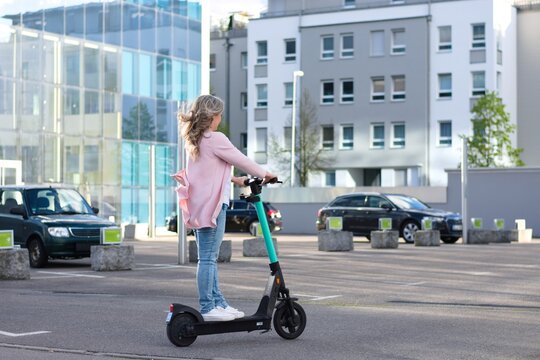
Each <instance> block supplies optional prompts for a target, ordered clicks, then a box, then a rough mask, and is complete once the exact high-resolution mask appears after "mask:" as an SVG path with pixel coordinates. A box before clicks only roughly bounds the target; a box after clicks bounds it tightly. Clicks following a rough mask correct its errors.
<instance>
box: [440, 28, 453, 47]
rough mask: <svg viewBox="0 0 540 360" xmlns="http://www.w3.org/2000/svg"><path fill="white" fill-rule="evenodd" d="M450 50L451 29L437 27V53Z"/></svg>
mask: <svg viewBox="0 0 540 360" xmlns="http://www.w3.org/2000/svg"><path fill="white" fill-rule="evenodd" d="M450 50H452V27H451V26H439V51H450Z"/></svg>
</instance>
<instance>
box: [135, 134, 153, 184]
mask: <svg viewBox="0 0 540 360" xmlns="http://www.w3.org/2000/svg"><path fill="white" fill-rule="evenodd" d="M137 150H138V154H137V156H136V157H137V162H138V164H137V166H138V179H137V183H136V185H138V186H148V185H149V184H150V174H149V170H150V169H149V167H150V147H149V146H148V145H145V144H139V146H138V147H137Z"/></svg>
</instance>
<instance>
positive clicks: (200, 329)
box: [166, 178, 306, 347]
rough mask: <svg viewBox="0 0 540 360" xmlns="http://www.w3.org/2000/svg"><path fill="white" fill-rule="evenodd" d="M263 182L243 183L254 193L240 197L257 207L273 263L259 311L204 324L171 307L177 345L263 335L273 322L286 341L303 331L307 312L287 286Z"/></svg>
mask: <svg viewBox="0 0 540 360" xmlns="http://www.w3.org/2000/svg"><path fill="white" fill-rule="evenodd" d="M262 182H263V180H262V179H259V178H251V179H247V180H245V182H244V184H245V185H246V186H249V188H250V190H251V194H249V195H248V196H246V195H243V194H242V195H240V198H241V199H245V200H246V201H248V202H252V203H253V204H254V205H255V209H256V210H257V217H258V218H259V222H260V224H261V227H262V232H263V236H264V242H265V245H266V250H267V252H268V258H269V260H270V276H269V277H268V281H267V284H266V289H265V291H264V294H263V297H262V299H261V302H260V303H259V307H258V309H257V311H256V312H255V314H253V315H251V316H246V317H243V318H239V319H234V320H230V321H204V319H203V317H202V315H201V314H200V313H199V312H198V311H197V310H195V309H194V308H192V307H189V306H187V305H182V304H171V305H170V306H169V313H168V314H167V320H166V323H167V337H168V338H169V340H170V341H171V342H172V343H173V344H174V345H176V346H182V347H184V346H189V345H191V344H193V342H194V341H195V340H196V339H197V336H199V335H210V334H221V333H229V332H241V331H247V332H251V331H255V330H261V331H262V332H263V333H264V332H268V331H270V330H271V329H272V327H271V325H272V322H273V325H274V329H275V330H276V332H277V333H278V335H279V336H281V337H282V338H284V339H288V340H292V339H296V338H297V337H299V336H300V335H301V334H302V332H303V331H304V329H305V327H306V313H305V311H304V309H303V308H302V306H300V304H298V303H297V300H298V299H297V298H293V297H291V296H290V294H289V289H288V288H287V287H286V286H285V280H284V279H283V273H282V271H281V268H280V266H279V261H278V258H277V255H276V251H275V248H274V244H273V242H272V235H271V233H270V228H269V226H268V220H267V219H266V214H265V213H264V207H263V204H262V201H261V198H260V194H261V191H262ZM277 182H279V181H278V180H277V178H274V179H273V180H272V181H270V183H277ZM276 303H277V305H276ZM272 314H273V317H272ZM272 319H273V321H272Z"/></svg>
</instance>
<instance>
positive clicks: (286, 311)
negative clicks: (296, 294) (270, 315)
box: [273, 302, 307, 340]
mask: <svg viewBox="0 0 540 360" xmlns="http://www.w3.org/2000/svg"><path fill="white" fill-rule="evenodd" d="M292 308H293V313H292V314H291V311H290V307H289V305H288V304H286V303H284V304H282V306H280V307H278V308H277V309H276V311H275V312H274V321H273V323H274V329H275V330H276V332H277V333H278V335H279V336H281V337H282V338H284V339H287V340H292V339H296V338H297V337H299V336H300V335H301V334H302V333H303V332H304V329H305V328H306V320H307V318H306V312H305V311H304V309H303V308H302V306H300V304H298V303H296V302H293V303H292Z"/></svg>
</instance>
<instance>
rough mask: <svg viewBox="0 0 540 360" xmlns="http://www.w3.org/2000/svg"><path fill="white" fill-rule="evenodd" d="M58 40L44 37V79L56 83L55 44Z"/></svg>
mask: <svg viewBox="0 0 540 360" xmlns="http://www.w3.org/2000/svg"><path fill="white" fill-rule="evenodd" d="M55 43H56V41H52V40H47V39H43V53H42V58H43V81H46V82H48V83H54V75H55V67H54V64H55V61H54V60H55V58H54V57H55V54H54V46H55Z"/></svg>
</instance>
